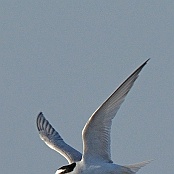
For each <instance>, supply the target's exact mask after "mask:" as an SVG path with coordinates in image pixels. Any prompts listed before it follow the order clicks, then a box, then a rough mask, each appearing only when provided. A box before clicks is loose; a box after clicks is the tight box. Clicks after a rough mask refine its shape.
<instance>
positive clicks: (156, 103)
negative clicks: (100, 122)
mask: <svg viewBox="0 0 174 174" xmlns="http://www.w3.org/2000/svg"><path fill="white" fill-rule="evenodd" d="M173 9H174V1H172V0H165V1H164V0H142V1H139V0H133V1H128V0H124V1H123V0H118V1H114V0H109V1H103V0H100V1H99V0H96V1H91V0H89V1H76V0H75V1H70V0H69V1H63V0H60V1H55V0H52V1H45V0H42V1H41V0H38V1H36V0H30V1H20V0H1V3H0V26H1V27H0V120H1V121H0V172H1V173H5V174H12V173H18V174H22V173H25V174H34V173H36V174H54V172H55V171H56V169H57V168H59V167H60V166H62V165H65V164H67V161H66V160H65V159H64V158H63V157H62V156H61V155H59V154H58V153H56V152H54V151H53V150H51V149H49V148H48V147H47V146H46V145H45V144H44V143H43V142H42V141H41V140H40V138H39V136H38V132H37V129H36V124H35V122H36V117H37V114H38V113H39V112H40V111H42V112H43V113H44V115H45V117H46V118H47V119H48V120H49V121H50V123H51V124H52V125H53V126H54V127H55V128H56V130H57V131H58V132H59V133H60V134H61V136H62V137H63V138H64V140H65V141H66V142H67V143H69V144H71V145H72V146H73V147H75V148H76V149H78V150H79V151H82V141H81V130H82V128H83V126H84V124H85V123H86V121H87V120H88V118H89V117H90V115H91V114H92V113H93V112H94V111H95V109H96V108H97V107H98V106H99V105H100V104H101V103H102V102H103V101H104V100H105V99H106V98H107V97H108V96H109V95H110V94H111V93H112V92H113V91H114V90H115V89H116V87H117V86H118V85H119V84H120V83H121V82H123V80H124V79H125V78H126V77H127V76H128V75H129V74H130V73H132V71H133V70H135V69H136V68H137V67H138V66H139V65H140V64H141V63H143V62H144V61H145V60H147V59H148V58H151V60H150V61H149V62H148V64H147V65H146V66H145V67H144V69H143V70H142V72H141V73H140V76H139V78H138V80H137V81H136V83H135V84H134V86H133V88H132V90H131V92H130V93H129V95H128V96H127V98H126V100H125V102H124V103H123V105H122V106H121V108H120V110H119V112H118V113H117V116H116V118H115V119H114V120H113V124H112V133H111V139H112V142H111V150H112V151H111V153H112V160H113V161H114V162H115V163H118V164H122V165H123V164H131V163H135V162H140V161H143V160H148V159H154V161H153V162H152V163H151V164H149V165H148V166H146V167H144V168H143V169H141V170H140V171H139V172H138V173H139V174H164V173H165V174H172V173H173V171H174V126H173V125H174V92H173V89H174V10H173Z"/></svg>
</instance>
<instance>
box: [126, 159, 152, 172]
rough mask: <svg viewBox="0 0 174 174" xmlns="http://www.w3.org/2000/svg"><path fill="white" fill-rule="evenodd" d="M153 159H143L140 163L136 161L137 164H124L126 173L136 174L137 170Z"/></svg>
mask: <svg viewBox="0 0 174 174" xmlns="http://www.w3.org/2000/svg"><path fill="white" fill-rule="evenodd" d="M151 161H152V160H148V161H143V162H140V163H136V164H130V165H125V166H123V168H124V171H125V173H124V174H135V173H136V172H138V170H139V169H140V168H141V167H144V166H145V165H146V164H149V163H150V162H151Z"/></svg>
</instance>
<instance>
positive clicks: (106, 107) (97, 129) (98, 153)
mask: <svg viewBox="0 0 174 174" xmlns="http://www.w3.org/2000/svg"><path fill="white" fill-rule="evenodd" d="M148 60H149V59H148ZM148 60H147V61H148ZM147 61H146V62H144V63H143V64H142V65H141V66H140V67H139V68H138V69H137V70H135V71H134V72H133V73H132V74H131V75H130V76H129V77H128V78H127V79H126V80H125V81H124V82H123V83H122V84H121V85H120V86H119V87H118V88H117V89H116V91H115V92H114V93H113V94H112V95H111V96H110V97H109V98H108V99H107V100H106V101H105V102H104V103H103V104H102V105H101V106H100V107H99V108H98V109H97V110H96V111H95V112H94V113H93V114H92V116H91V117H90V118H89V120H88V122H87V123H86V125H85V127H84V129H83V131H82V138H83V160H85V161H87V160H90V159H92V158H93V159H95V160H100V161H105V162H112V161H111V154H110V130H111V124H112V119H113V118H114V117H115V115H116V113H117V111H118V109H119V108H120V105H121V104H122V103H123V101H124V99H125V97H126V95H127V94H128V92H129V90H130V89H131V87H132V86H133V84H134V82H135V80H136V79H137V77H138V74H139V73H140V71H141V70H142V68H143V67H144V66H145V64H146V63H147Z"/></svg>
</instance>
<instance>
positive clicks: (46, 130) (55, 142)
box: [36, 112, 82, 163]
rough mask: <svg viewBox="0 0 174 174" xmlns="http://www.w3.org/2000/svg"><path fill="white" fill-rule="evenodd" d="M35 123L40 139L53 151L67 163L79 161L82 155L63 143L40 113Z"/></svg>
mask: <svg viewBox="0 0 174 174" xmlns="http://www.w3.org/2000/svg"><path fill="white" fill-rule="evenodd" d="M36 123H37V129H38V131H39V135H40V138H41V139H42V140H43V141H44V142H45V143H46V144H47V145H48V146H49V147H50V148H51V149H54V150H55V151H57V152H59V153H60V154H61V155H62V156H64V157H65V158H66V159H67V160H68V162H69V163H73V162H76V161H80V160H81V158H82V154H81V153H80V152H79V151H77V150H75V149H74V148H73V147H71V146H70V145H68V144H66V143H65V142H64V141H63V139H62V137H61V136H60V135H59V133H58V132H57V131H56V130H55V129H54V128H53V127H52V126H51V124H50V123H49V122H48V121H47V120H46V119H45V117H44V116H43V114H42V112H41V113H39V115H38V116H37V120H36Z"/></svg>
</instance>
